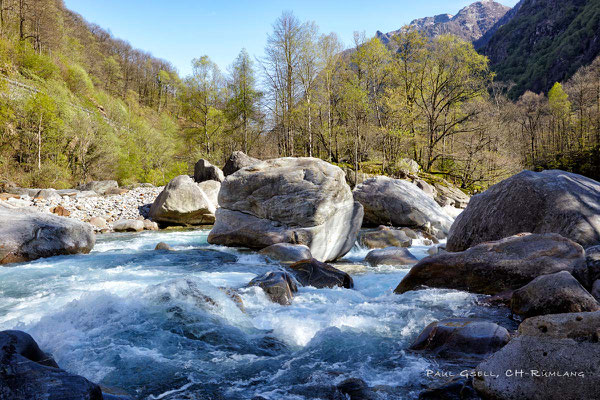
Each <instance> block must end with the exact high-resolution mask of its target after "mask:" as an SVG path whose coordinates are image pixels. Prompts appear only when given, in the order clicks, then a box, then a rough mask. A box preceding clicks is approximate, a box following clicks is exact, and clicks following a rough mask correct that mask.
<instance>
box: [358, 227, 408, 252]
mask: <svg viewBox="0 0 600 400" xmlns="http://www.w3.org/2000/svg"><path fill="white" fill-rule="evenodd" d="M406 229H408V228H406ZM409 231H410V230H409ZM413 233H414V232H413ZM408 235H409V234H407V232H405V231H403V230H400V229H392V228H389V227H387V226H380V227H379V228H378V229H376V230H372V231H361V232H360V233H359V234H358V242H359V243H360V244H361V245H363V246H365V247H367V248H369V249H383V248H386V247H410V246H411V245H412V238H411V237H409V236H408ZM411 236H413V235H411ZM414 236H415V237H414V239H416V238H417V236H416V235H414Z"/></svg>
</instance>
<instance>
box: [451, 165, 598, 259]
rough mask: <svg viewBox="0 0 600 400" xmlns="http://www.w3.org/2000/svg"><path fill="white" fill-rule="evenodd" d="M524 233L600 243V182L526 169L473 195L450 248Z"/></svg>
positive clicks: (569, 174) (455, 248) (564, 173)
mask: <svg viewBox="0 0 600 400" xmlns="http://www.w3.org/2000/svg"><path fill="white" fill-rule="evenodd" d="M521 232H532V233H551V232H552V233H558V234H560V235H562V236H564V237H566V238H568V239H571V240H573V241H575V242H577V243H579V244H581V245H583V246H584V247H588V246H593V245H595V244H600V183H599V182H596V181H594V180H592V179H589V178H586V177H584V176H581V175H577V174H572V173H569V172H564V171H557V170H554V171H543V172H532V171H523V172H521V173H519V174H517V175H514V176H512V177H511V178H508V179H506V180H504V181H502V182H500V183H498V184H496V185H494V186H492V187H490V188H489V189H488V190H486V191H485V192H483V193H481V194H478V195H476V196H474V197H473V198H472V199H471V201H470V203H469V206H468V207H467V208H466V210H465V211H464V212H463V213H462V214H461V215H460V216H459V217H458V218H457V219H456V222H455V223H454V225H453V226H452V229H451V231H450V234H449V236H448V243H447V248H448V251H462V250H466V249H468V248H469V247H472V246H475V245H477V244H479V243H482V242H487V241H490V240H498V239H502V238H505V237H507V236H511V235H515V234H518V233H521Z"/></svg>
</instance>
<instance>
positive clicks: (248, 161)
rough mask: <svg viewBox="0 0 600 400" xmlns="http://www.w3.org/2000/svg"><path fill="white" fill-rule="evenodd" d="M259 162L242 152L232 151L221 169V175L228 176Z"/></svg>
mask: <svg viewBox="0 0 600 400" xmlns="http://www.w3.org/2000/svg"><path fill="white" fill-rule="evenodd" d="M259 162H260V160H259V159H257V158H253V157H250V156H248V155H246V154H245V153H244V152H242V151H234V152H233V153H231V156H230V157H229V159H228V160H227V162H226V163H225V166H224V167H223V174H224V175H225V176H229V175H231V174H233V173H235V172H237V171H239V170H240V169H242V168H246V167H251V166H253V165H255V164H258V163H259Z"/></svg>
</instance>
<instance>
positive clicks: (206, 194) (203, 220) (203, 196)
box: [150, 175, 221, 225]
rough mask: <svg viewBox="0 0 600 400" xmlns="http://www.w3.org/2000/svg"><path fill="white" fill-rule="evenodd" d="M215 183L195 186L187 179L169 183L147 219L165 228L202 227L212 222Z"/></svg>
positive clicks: (215, 203) (214, 204)
mask: <svg viewBox="0 0 600 400" xmlns="http://www.w3.org/2000/svg"><path fill="white" fill-rule="evenodd" d="M220 189H221V184H220V183H219V182H217V181H212V180H210V181H205V182H202V183H196V182H194V180H193V179H192V178H190V177H189V176H187V175H180V176H178V177H176V178H174V179H173V180H171V181H170V182H169V183H168V184H167V186H165V188H164V190H163V191H162V192H161V193H160V194H159V195H158V197H157V198H156V200H155V201H154V204H152V207H151V208H150V218H152V219H153V220H154V221H156V222H159V223H162V224H165V225H203V224H211V223H213V222H214V221H215V212H216V210H217V208H218V201H217V196H218V194H219V190H220Z"/></svg>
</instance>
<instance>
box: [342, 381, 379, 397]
mask: <svg viewBox="0 0 600 400" xmlns="http://www.w3.org/2000/svg"><path fill="white" fill-rule="evenodd" d="M336 388H337V390H338V391H339V392H340V393H341V394H342V395H343V396H344V397H345V398H346V399H350V400H375V399H377V396H376V394H375V393H374V391H373V389H371V388H370V387H369V386H368V385H367V383H366V382H365V381H363V380H362V379H359V378H349V379H346V380H344V381H342V382H340V383H338V385H337V386H336Z"/></svg>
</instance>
